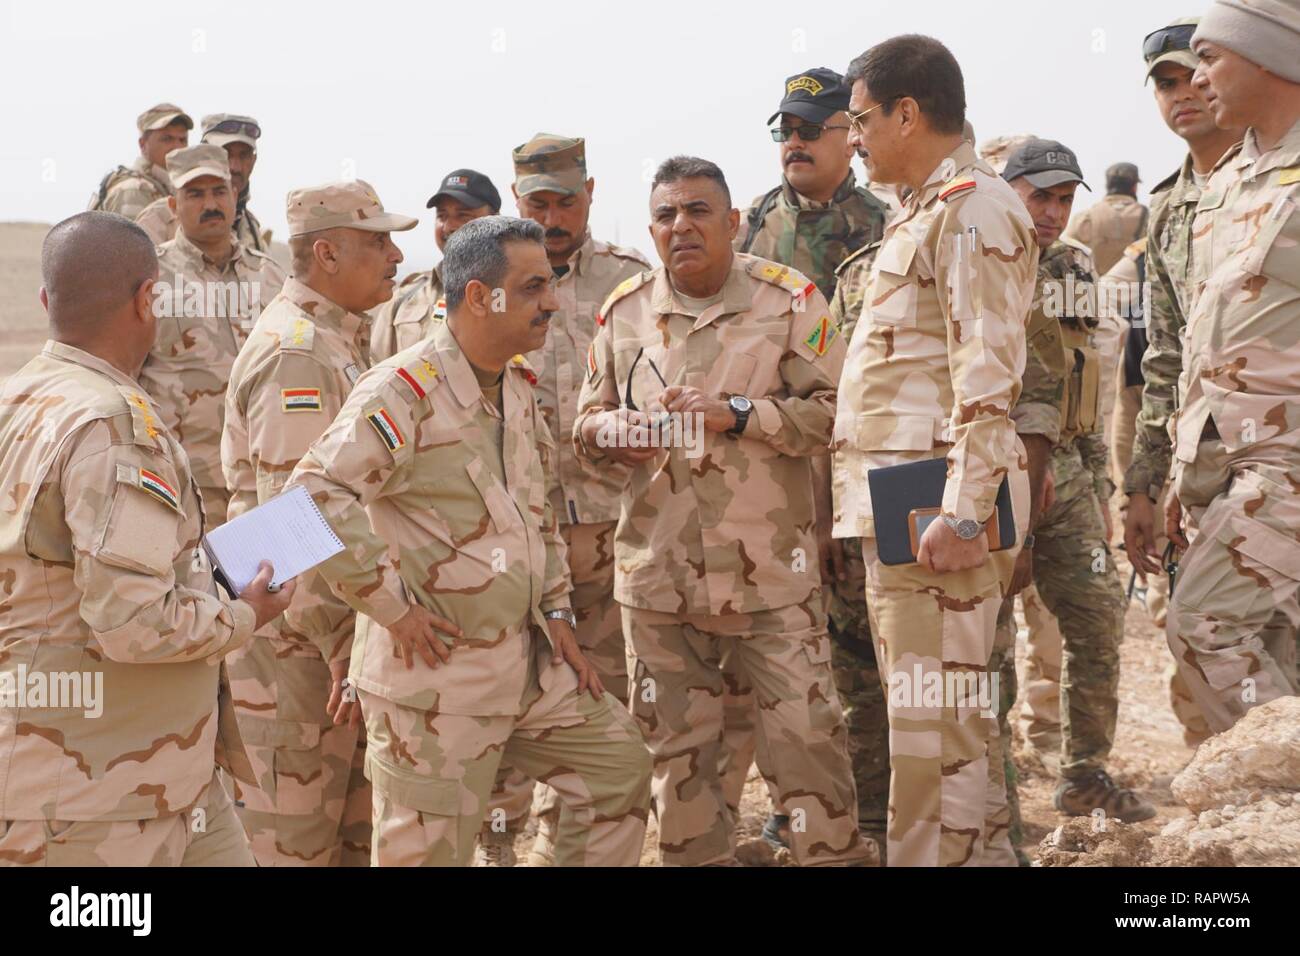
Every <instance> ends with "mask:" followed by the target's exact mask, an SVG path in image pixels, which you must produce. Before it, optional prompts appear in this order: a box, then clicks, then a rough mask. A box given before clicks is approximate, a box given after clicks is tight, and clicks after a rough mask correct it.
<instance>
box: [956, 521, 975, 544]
mask: <svg viewBox="0 0 1300 956" xmlns="http://www.w3.org/2000/svg"><path fill="white" fill-rule="evenodd" d="M979 533H980V523H979V522H978V521H976V520H975V519H974V518H962V519H961V521H958V522H957V537H959V538H961V539H962V540H963V541H973V540H974V539H975V537H976V536H977V535H978V534H979Z"/></svg>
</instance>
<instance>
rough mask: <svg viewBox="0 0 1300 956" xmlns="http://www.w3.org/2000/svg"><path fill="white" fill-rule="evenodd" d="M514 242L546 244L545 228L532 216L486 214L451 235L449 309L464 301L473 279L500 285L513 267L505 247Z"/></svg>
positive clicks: (446, 270)
mask: <svg viewBox="0 0 1300 956" xmlns="http://www.w3.org/2000/svg"><path fill="white" fill-rule="evenodd" d="M511 242H535V243H537V244H538V245H544V244H545V242H546V230H545V229H543V228H542V227H541V225H540V224H539V223H536V222H533V220H531V219H516V218H515V217H514V216H483V217H482V218H480V219H474V220H471V221H470V222H467V223H465V225H463V226H461V227H460V228H459V229H457V230H456V231H455V232H454V233H453V234H452V236H451V238H450V239H448V240H447V247H446V248H445V249H443V250H442V282H443V290H444V291H443V295H444V296H445V297H446V299H447V309H448V311H450V310H452V309H455V308H458V307H459V306H460V304H461V303H462V302H464V301H465V288H466V287H467V286H468V285H469V284H470V281H471V280H473V279H477V280H478V281H479V282H482V283H483V284H484V285H486V286H488V287H489V288H492V289H496V288H499V287H500V285H501V281H502V280H503V279H504V278H505V277H506V270H507V269H508V268H509V267H510V261H509V259H507V258H506V246H507V245H508V244H509V243H511Z"/></svg>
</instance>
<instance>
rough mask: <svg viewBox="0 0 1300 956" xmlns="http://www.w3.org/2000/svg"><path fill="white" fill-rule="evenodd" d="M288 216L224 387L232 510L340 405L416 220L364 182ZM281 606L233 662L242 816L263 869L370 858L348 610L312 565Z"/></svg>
mask: <svg viewBox="0 0 1300 956" xmlns="http://www.w3.org/2000/svg"><path fill="white" fill-rule="evenodd" d="M286 217H287V219H288V221H289V250H290V252H291V253H292V255H293V275H292V276H291V277H290V278H289V279H288V280H287V281H286V282H285V283H284V287H283V289H282V290H281V292H280V294H279V295H278V296H276V297H275V299H273V300H272V301H271V302H270V303H269V304H268V305H267V306H266V308H265V310H263V312H262V314H261V315H260V316H259V317H258V319H257V322H256V324H255V325H254V326H253V331H252V332H251V334H250V335H249V338H248V341H247V342H246V343H245V344H244V347H243V349H242V350H241V351H240V353H239V357H238V358H237V359H236V360H235V364H234V368H233V369H232V370H231V374H230V387H229V388H228V390H227V392H226V422H225V432H224V434H223V435H222V443H221V461H222V466H223V469H224V472H225V477H226V484H227V486H228V487H229V489H230V492H231V501H230V517H231V518H235V517H237V516H238V515H240V514H243V513H244V512H246V511H248V510H249V509H250V508H253V507H254V506H256V505H258V504H260V503H262V502H265V501H267V500H269V499H271V498H273V497H275V496H276V495H277V494H279V493H280V492H281V491H282V490H283V488H284V486H285V484H286V483H287V481H288V479H289V474H290V472H292V471H293V468H294V466H295V465H296V464H297V463H298V460H299V459H300V458H301V457H302V456H303V455H304V454H306V452H307V449H308V447H310V445H311V443H312V442H313V441H315V440H316V439H317V438H319V437H320V435H321V433H322V432H324V431H325V429H326V427H327V426H328V425H329V423H330V422H331V421H332V420H333V418H334V416H335V415H336V414H338V411H339V409H340V408H342V406H343V402H344V399H346V398H347V396H348V393H349V392H351V391H352V386H353V385H354V384H355V383H356V381H357V379H358V378H360V376H361V373H362V372H363V371H364V370H365V368H366V359H365V355H364V349H363V347H362V346H363V342H364V339H365V334H366V328H367V326H368V324H369V320H368V319H367V318H366V317H365V312H366V310H367V309H371V308H374V307H375V306H376V305H379V304H380V303H381V302H384V301H386V300H387V299H388V298H389V297H390V296H391V295H392V294H393V288H394V284H395V283H394V279H395V277H396V275H397V266H398V264H399V263H400V262H401V261H402V253H401V251H400V250H399V249H398V248H397V246H396V245H394V243H393V240H392V237H391V235H390V233H391V232H394V231H404V230H407V229H413V228H414V227H415V225H416V220H414V219H412V218H410V217H408V216H399V215H397V214H395V213H389V212H386V211H385V210H384V207H383V204H382V203H380V201H379V197H378V196H377V195H375V192H374V190H373V189H371V187H370V186H369V184H367V183H365V182H363V181H361V180H354V181H351V182H340V183H331V184H329V185H325V186H318V187H314V188H308V189H296V190H294V191H293V192H291V193H289V196H288V202H287V209H286ZM290 611H291V613H290V614H286V615H285V616H284V617H283V618H280V619H279V620H277V621H275V622H274V623H273V624H272V626H271V628H270V629H268V632H267V635H266V639H265V640H263V641H259V642H257V643H256V644H254V645H252V646H251V647H249V648H247V649H245V651H243V652H242V653H240V654H239V655H237V656H236V657H234V658H232V660H231V662H230V674H231V679H232V683H233V688H234V691H235V699H236V706H237V714H238V717H239V726H240V730H241V732H242V733H243V734H244V739H245V740H246V741H248V743H249V756H250V757H251V758H252V759H253V764H254V767H255V769H256V770H257V786H256V787H255V788H249V789H245V790H244V791H243V792H242V794H241V796H242V800H243V803H242V805H241V807H240V811H239V815H240V819H241V820H242V821H243V823H244V827H245V829H247V830H248V834H249V839H250V840H251V841H252V844H253V852H254V854H256V856H257V860H258V863H259V864H261V865H262V866H301V865H308V866H340V865H342V866H365V865H367V864H368V863H369V860H370V802H371V795H370V787H369V784H368V783H367V782H366V780H365V778H364V775H363V763H364V756H365V754H364V746H363V745H364V737H363V736H362V733H361V730H360V726H359V718H358V717H354V711H353V706H352V704H351V703H349V702H344V701H342V694H343V680H344V678H345V677H346V676H347V672H348V659H349V656H350V654H351V648H352V639H353V631H354V626H355V620H354V614H353V612H352V609H351V608H349V607H348V606H347V605H346V604H345V603H344V602H343V601H342V600H340V599H339V598H337V597H335V596H334V595H333V594H332V593H331V592H330V590H329V587H328V585H326V583H325V582H324V581H323V580H321V579H320V578H319V577H318V576H317V575H316V574H315V573H314V572H312V573H309V574H308V575H306V576H304V577H303V579H302V589H301V593H300V594H299V596H298V599H297V600H296V601H295V603H294V605H293V606H292V607H291V608H290ZM331 715H333V718H334V719H333V720H331Z"/></svg>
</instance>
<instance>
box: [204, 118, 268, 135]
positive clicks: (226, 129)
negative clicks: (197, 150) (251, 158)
mask: <svg viewBox="0 0 1300 956" xmlns="http://www.w3.org/2000/svg"><path fill="white" fill-rule="evenodd" d="M208 132H209V133H243V134H244V135H246V136H251V137H252V138H253V139H257V138H258V137H260V136H261V135H262V127H260V126H258V125H257V124H256V123H246V122H244V121H243V120H233V119H230V120H222V121H221V122H220V123H218V124H217V125H216V126H214V127H212V128H211V129H210V130H208Z"/></svg>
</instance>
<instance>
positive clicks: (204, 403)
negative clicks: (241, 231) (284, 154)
mask: <svg viewBox="0 0 1300 956" xmlns="http://www.w3.org/2000/svg"><path fill="white" fill-rule="evenodd" d="M158 278H159V285H160V286H161V285H163V284H166V286H167V287H168V288H167V289H165V290H162V291H159V289H158V287H155V292H156V293H157V305H156V306H155V311H156V312H158V313H159V315H158V337H157V339H156V340H155V341H154V346H153V349H152V350H150V352H149V357H148V358H146V359H145V363H144V368H143V369H142V370H141V372H140V384H141V385H143V386H144V387H145V388H146V389H147V390H148V391H149V394H150V395H152V396H153V398H154V401H155V402H157V403H158V408H159V410H160V411H161V412H162V420H163V423H164V424H165V425H166V426H167V428H168V429H169V430H170V431H171V433H172V434H173V435H175V436H176V438H177V439H178V440H179V441H180V443H181V446H182V447H183V448H184V449H185V451H186V453H187V454H188V455H189V457H190V467H191V468H192V469H193V471H194V478H195V480H196V481H197V482H198V483H199V488H200V490H201V491H202V493H203V509H204V512H205V515H206V517H207V524H208V527H209V528H216V527H220V526H221V525H222V524H224V523H225V520H226V508H227V505H228V503H229V501H230V493H229V492H228V491H227V490H226V480H225V476H224V475H223V474H222V472H221V431H222V427H223V424H224V422H225V417H226V414H225V413H226V385H227V383H229V381H230V373H231V369H232V368H233V366H234V364H235V357H236V356H237V355H238V354H239V350H240V348H241V347H242V346H243V344H244V342H245V340H246V339H247V338H248V333H249V331H250V330H251V329H252V327H253V323H254V322H255V321H256V319H257V317H258V315H259V313H260V312H261V310H262V307H263V305H265V304H267V303H269V302H270V301H271V300H272V299H273V298H275V296H276V295H278V294H279V292H280V287H281V286H282V285H284V279H285V275H284V271H283V270H282V269H281V268H280V267H279V266H278V265H276V263H275V261H274V260H273V259H271V258H270V257H269V256H265V255H263V254H262V253H260V252H254V251H252V250H250V249H247V248H245V247H244V246H242V245H241V244H239V243H238V242H236V243H235V246H234V253H233V255H232V256H231V257H230V259H229V260H228V261H227V262H225V263H224V264H222V265H217V264H216V263H213V262H212V261H211V260H209V259H208V258H207V257H206V256H205V255H204V254H203V252H202V251H201V250H200V249H199V248H198V246H196V245H194V243H192V242H191V241H190V240H189V239H188V238H187V237H186V236H185V234H184V233H183V232H182V233H181V234H180V235H178V236H177V237H176V238H175V239H172V240H171V241H170V242H168V243H165V244H164V245H163V246H162V247H161V248H160V249H159V250H158ZM168 293H170V294H168Z"/></svg>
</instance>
